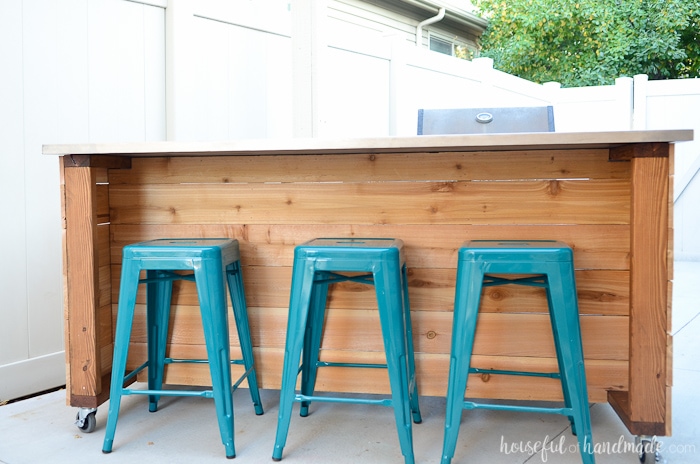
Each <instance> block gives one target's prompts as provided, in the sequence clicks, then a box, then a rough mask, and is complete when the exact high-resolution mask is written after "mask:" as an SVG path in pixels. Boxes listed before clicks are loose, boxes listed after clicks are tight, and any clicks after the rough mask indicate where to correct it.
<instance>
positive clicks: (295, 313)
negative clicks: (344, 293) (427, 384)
mask: <svg viewBox="0 0 700 464" xmlns="http://www.w3.org/2000/svg"><path fill="white" fill-rule="evenodd" d="M339 272H349V273H364V274H362V275H350V276H348V275H343V274H340V273H339ZM344 281H354V282H360V283H364V284H373V285H374V286H375V290H376V295H377V303H378V308H379V319H380V322H381V329H382V337H383V339H384V349H385V352H386V364H360V363H330V362H323V361H319V350H320V346H321V339H322V338H323V321H324V318H325V312H326V297H327V295H328V286H329V285H331V284H334V283H338V282H344ZM302 352H303V354H302ZM300 360H301V368H300V366H299V363H300ZM324 366H335V367H359V368H386V369H388V372H389V383H390V387H391V397H390V398H385V399H369V398H348V397H329V396H314V387H315V383H316V373H317V370H318V368H319V367H324ZM300 371H301V391H300V393H296V380H297V376H298V374H299V372H300ZM312 401H323V402H343V403H355V404H377V405H383V406H392V407H393V409H394V415H395V418H396V426H397V429H398V435H399V444H400V446H401V452H402V454H403V455H404V458H405V461H406V462H407V463H413V460H414V459H413V435H412V429H411V416H412V419H413V421H414V422H415V423H420V422H421V415H420V411H419V408H418V386H417V384H416V374H415V361H414V355H413V337H412V332H411V317H410V307H409V301H408V281H407V276H406V260H405V257H404V254H403V242H402V241H401V240H397V239H393V238H353V239H344V238H318V239H314V240H311V241H309V242H306V243H304V244H301V245H299V246H297V247H296V249H295V251H294V268H293V274H292V288H291V296H290V300H289V320H288V325H287V340H286V345H285V353H284V365H283V368H282V387H281V392H280V409H279V417H278V421H277V436H276V439H275V448H274V451H273V453H272V458H273V460H275V461H279V460H281V459H282V451H283V449H284V446H285V443H286V441H287V434H288V432H289V423H290V421H291V416H292V406H293V403H294V402H299V403H301V406H300V414H301V416H306V415H307V414H308V410H309V404H310V403H311V402H312Z"/></svg>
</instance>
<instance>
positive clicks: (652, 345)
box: [43, 130, 693, 436]
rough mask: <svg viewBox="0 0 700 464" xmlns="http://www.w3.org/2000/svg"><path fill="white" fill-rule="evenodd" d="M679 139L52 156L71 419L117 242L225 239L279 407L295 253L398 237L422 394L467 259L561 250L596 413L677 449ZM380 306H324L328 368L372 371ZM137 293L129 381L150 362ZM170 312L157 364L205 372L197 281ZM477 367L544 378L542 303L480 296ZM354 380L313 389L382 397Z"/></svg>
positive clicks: (185, 146) (350, 295)
mask: <svg viewBox="0 0 700 464" xmlns="http://www.w3.org/2000/svg"><path fill="white" fill-rule="evenodd" d="M692 136H693V134H692V131H689V130H674V131H633V132H602V133H601V132H596V133H537V134H535V133H528V134H494V135H486V134H480V135H450V136H416V137H386V138H370V139H359V138H358V139H287V140H276V139H270V140H237V141H230V142H222V143H213V142H211V143H210V142H202V143H194V142H193V143H184V142H148V143H133V144H132V143H130V144H84V145H45V146H44V150H43V151H44V154H46V155H58V156H60V161H61V162H60V166H61V176H62V177H61V187H62V191H61V195H62V199H63V201H62V204H63V217H64V242H63V243H64V279H65V280H64V284H65V341H66V359H67V363H68V366H67V395H68V402H69V404H70V405H72V406H76V407H81V408H96V407H97V406H99V405H100V404H102V403H103V402H104V401H105V400H107V399H108V396H109V378H110V373H111V363H112V347H113V328H114V320H115V315H116V311H117V298H118V291H119V275H120V269H121V251H122V247H123V246H124V245H126V244H128V243H133V242H138V241H142V240H149V239H154V238H164V237H231V238H235V239H238V241H239V242H240V246H241V262H242V265H243V276H244V281H245V289H246V297H247V303H248V308H249V313H250V322H251V335H252V339H253V345H254V351H255V361H256V365H257V368H258V379H259V381H260V382H261V385H262V387H264V388H269V389H278V388H279V387H280V374H281V367H282V358H283V354H284V341H285V330H286V319H287V306H288V302H289V289H290V284H291V265H292V257H293V250H294V247H295V245H297V244H299V243H301V242H304V241H306V240H308V239H311V238H314V237H352V236H354V237H396V238H400V239H402V240H403V241H404V243H405V245H406V253H407V262H408V272H409V294H410V303H411V313H412V320H413V329H414V334H413V335H414V342H415V347H416V351H417V352H416V364H417V371H418V374H417V375H418V381H419V391H420V394H421V395H428V396H444V395H445V392H446V384H447V373H448V366H449V350H450V342H451V340H450V338H451V325H452V305H453V299H454V290H455V288H454V287H455V284H454V282H455V276H456V264H457V261H456V260H457V250H458V248H459V247H460V245H461V244H462V242H464V241H465V240H467V239H528V240H529V239H556V240H561V241H563V242H566V243H568V244H569V245H570V246H571V247H572V248H573V249H574V260H575V267H576V279H577V287H578V298H579V305H580V312H581V325H582V331H583V345H584V353H585V357H586V363H587V364H586V372H587V377H588V383H589V385H588V391H589V395H590V401H591V402H606V401H607V402H610V404H611V405H612V406H613V408H614V409H615V411H616V412H617V413H618V415H619V416H620V418H621V419H622V421H623V422H624V424H625V425H626V427H627V428H628V429H629V430H630V432H631V433H632V434H635V435H659V436H662V435H670V433H671V420H670V415H671V384H672V382H671V372H672V369H671V367H672V366H671V359H672V352H671V347H672V343H671V335H670V334H669V330H670V328H671V293H672V278H673V275H672V270H673V246H672V239H673V215H672V200H673V195H672V193H671V189H672V186H673V182H672V176H673V169H672V167H673V143H674V142H680V141H687V140H691V139H692ZM373 292H374V289H373V288H372V287H371V286H363V285H360V284H357V283H345V284H339V285H337V286H336V287H332V289H331V291H330V294H329V305H330V308H331V309H330V311H329V314H328V318H327V321H326V329H325V330H326V335H325V338H324V343H323V346H322V354H321V359H325V360H328V361H341V360H342V361H348V362H377V361H378V362H381V360H382V359H383V357H384V349H383V346H382V338H381V334H380V329H379V322H378V317H377V314H376V301H375V299H374V293H373ZM144 293H145V292H143V291H142V292H140V299H139V301H138V302H137V322H136V325H135V327H134V333H133V336H132V349H131V352H130V359H129V363H130V365H131V366H132V367H133V366H136V365H138V364H140V363H141V362H142V360H144V359H145V358H144V357H145V352H146V347H145V345H146V334H145V332H144V329H143V327H144V319H145V314H144V313H145V311H144V309H145V298H144ZM173 304H174V308H173V313H172V316H171V344H170V345H169V352H170V355H171V356H173V357H187V356H191V357H200V358H201V357H205V356H204V346H203V335H202V332H201V325H200V323H199V314H198V311H199V309H198V306H197V297H196V293H195V289H194V285H193V284H192V283H191V282H184V283H181V284H180V285H179V286H178V285H177V284H176V287H175V294H174V297H173ZM229 319H230V320H231V321H232V319H233V318H231V317H230V318H229ZM231 324H233V322H231ZM231 329H232V330H231V340H232V348H233V353H236V352H237V351H238V346H237V344H238V340H237V337H236V335H235V333H236V332H235V330H234V329H233V327H232V328H231ZM473 365H474V366H475V367H482V368H494V369H501V368H516V369H517V370H528V369H533V370H550V369H551V370H552V371H554V370H556V358H555V353H554V347H553V341H552V335H551V330H550V325H549V318H548V315H547V313H546V300H545V298H544V293H543V291H542V289H536V288H532V287H522V288H521V287H517V286H505V287H491V288H487V289H485V290H484V296H483V303H482V312H481V315H480V318H479V328H478V330H477V338H476V340H475V346H474V358H473ZM232 369H234V370H235V369H239V367H238V366H233V367H232ZM350 371H351V372H348V369H339V368H326V369H322V370H321V371H320V373H319V379H318V383H317V389H318V390H331V391H345V392H366V393H386V392H388V388H389V387H388V376H387V374H386V372H385V371H384V370H381V369H379V370H378V369H368V370H367V371H366V372H364V371H363V372H362V373H361V375H358V372H357V371H356V370H350ZM166 380H167V382H168V383H175V384H185V385H191V384H200V385H206V384H208V383H209V374H208V368H207V367H206V365H185V364H176V365H170V366H169V367H168V370H167V373H166ZM467 396H470V397H474V398H504V399H506V398H507V399H532V400H561V398H562V395H561V389H560V384H559V381H558V380H557V379H547V378H527V377H515V378H514V377H509V376H493V377H489V376H488V375H483V376H481V375H478V374H474V378H473V379H471V380H470V381H469V388H468V390H467Z"/></svg>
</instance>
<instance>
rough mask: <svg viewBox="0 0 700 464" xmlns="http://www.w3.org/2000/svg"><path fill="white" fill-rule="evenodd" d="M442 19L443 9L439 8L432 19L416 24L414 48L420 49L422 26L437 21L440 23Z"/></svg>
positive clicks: (443, 15)
mask: <svg viewBox="0 0 700 464" xmlns="http://www.w3.org/2000/svg"><path fill="white" fill-rule="evenodd" d="M444 17H445V8H440V10H439V11H438V14H437V16H433V17H432V18H428V19H426V20H423V21H421V22H419V23H418V26H416V46H418V47H420V45H421V41H422V40H423V26H428V25H430V24H433V23H436V22H438V21H442V19H443V18H444Z"/></svg>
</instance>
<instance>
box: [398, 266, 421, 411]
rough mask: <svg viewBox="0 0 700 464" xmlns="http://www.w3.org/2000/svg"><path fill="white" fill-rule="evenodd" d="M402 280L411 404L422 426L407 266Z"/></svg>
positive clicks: (403, 270) (403, 271)
mask: <svg viewBox="0 0 700 464" xmlns="http://www.w3.org/2000/svg"><path fill="white" fill-rule="evenodd" d="M401 280H402V289H403V305H402V306H401V307H402V309H403V315H404V326H405V327H406V353H408V377H409V379H408V380H409V382H408V389H409V396H410V403H411V413H412V414H413V423H415V424H420V423H421V422H423V418H422V417H421V414H420V408H419V406H418V381H417V380H416V360H415V356H414V354H413V326H412V324H411V304H410V301H409V299H408V271H407V269H406V265H405V264H404V265H403V266H402V267H401Z"/></svg>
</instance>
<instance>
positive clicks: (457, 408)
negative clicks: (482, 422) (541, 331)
mask: <svg viewBox="0 0 700 464" xmlns="http://www.w3.org/2000/svg"><path fill="white" fill-rule="evenodd" d="M507 274H519V275H520V277H514V278H512V279H507V278H503V277H500V276H502V275H507ZM523 275H527V277H522V276H523ZM497 276H498V277H497ZM506 284H518V285H528V286H534V287H542V288H544V289H545V290H546V293H547V303H548V305H549V315H550V319H551V323H552V332H553V334H554V345H555V350H556V354H557V361H558V363H559V372H555V373H543V372H522V371H508V370H496V369H477V368H472V367H470V360H471V355H472V348H473V343H474V333H475V331H476V325H477V317H478V313H479V304H480V300H481V290H482V288H483V287H489V286H496V285H506ZM453 317H454V323H453V327H452V350H451V357H450V373H449V379H448V384H447V412H446V417H445V436H444V443H443V451H442V462H443V464H444V463H449V462H450V461H451V460H452V457H453V456H454V452H455V447H456V445H457V435H458V434H459V425H460V421H461V417H462V410H463V409H496V410H505V411H525V412H535V413H551V414H561V415H564V416H567V417H568V418H569V421H570V422H571V426H572V431H573V432H574V434H577V437H578V443H579V447H580V451H581V458H582V460H583V462H584V463H585V464H593V463H594V462H595V457H594V455H593V443H592V441H591V440H592V437H591V419H590V413H589V409H588V391H587V388H586V373H585V371H584V364H583V347H582V344H581V329H580V326H579V314H578V301H577V297H576V282H575V280H574V265H573V252H572V250H571V248H569V247H568V246H567V245H565V244H563V243H560V242H556V241H492V240H474V241H468V242H465V243H464V244H463V245H462V247H461V248H460V249H459V259H458V265H457V282H456V292H455V304H454V316H453ZM470 373H488V374H506V375H525V376H535V377H550V378H557V379H560V380H561V384H562V390H563V396H564V407H562V408H554V407H551V408H549V407H533V406H522V405H507V404H484V403H475V402H472V401H465V399H464V394H465V390H466V388H467V376H468V374H470Z"/></svg>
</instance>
